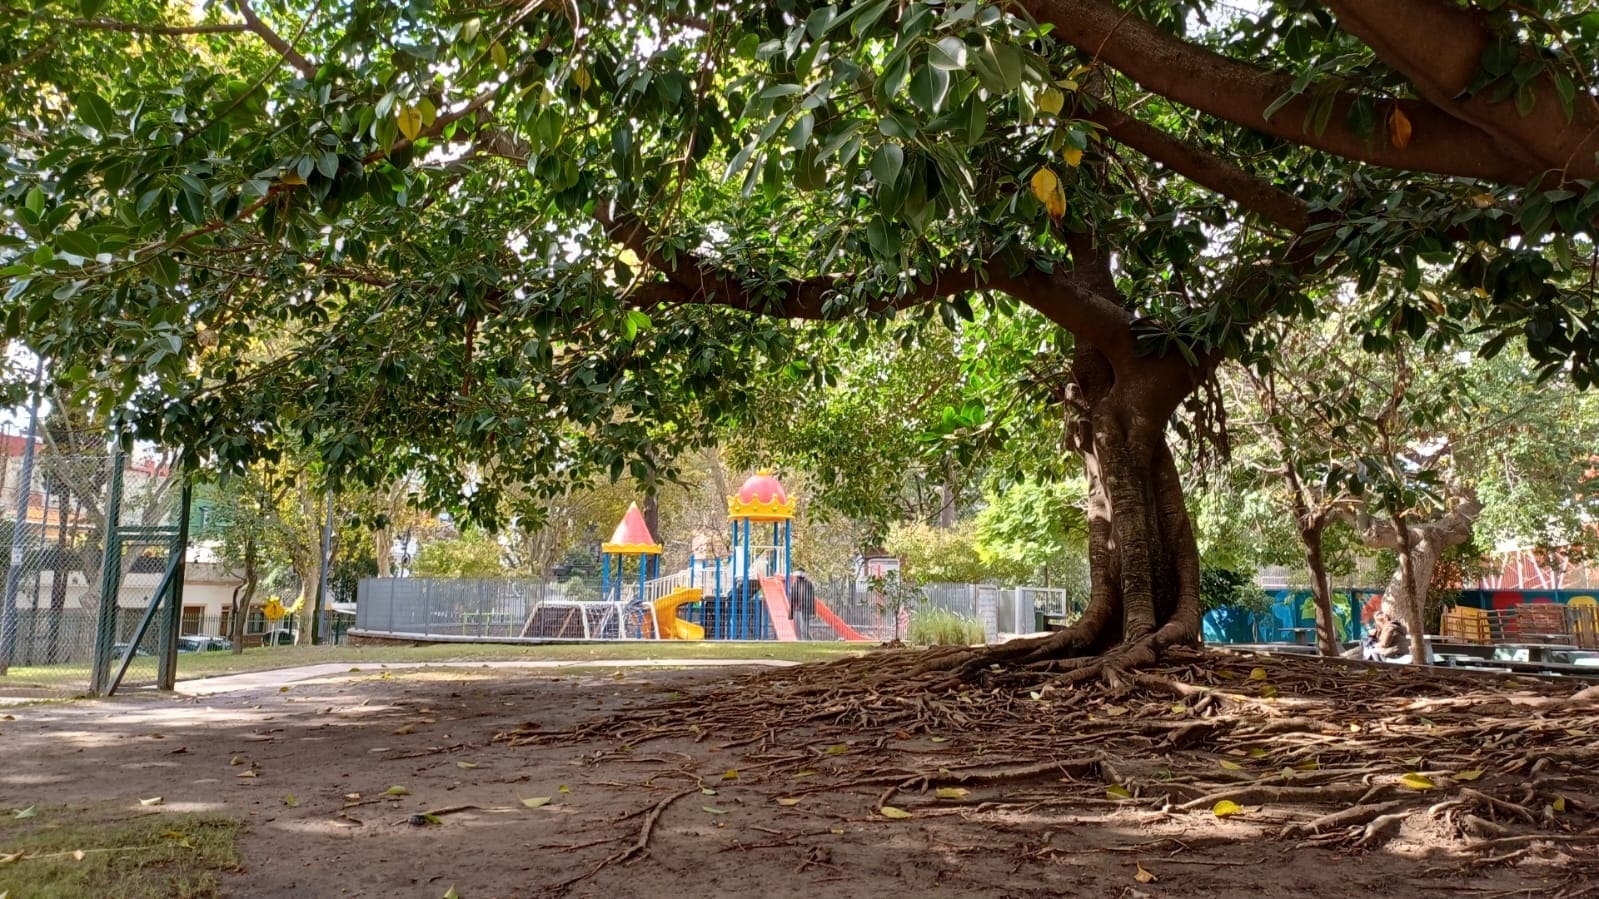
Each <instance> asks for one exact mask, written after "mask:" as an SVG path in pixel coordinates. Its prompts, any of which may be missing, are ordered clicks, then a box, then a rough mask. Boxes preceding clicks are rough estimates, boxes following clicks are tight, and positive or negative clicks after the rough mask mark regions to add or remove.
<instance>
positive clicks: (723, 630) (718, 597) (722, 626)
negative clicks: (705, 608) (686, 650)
mask: <svg viewBox="0 0 1599 899" xmlns="http://www.w3.org/2000/svg"><path fill="white" fill-rule="evenodd" d="M711 602H713V603H715V604H716V636H717V637H718V638H720V639H723V640H726V639H727V621H726V618H727V616H725V615H723V614H722V557H721V556H717V557H716V592H715V593H712V594H711Z"/></svg>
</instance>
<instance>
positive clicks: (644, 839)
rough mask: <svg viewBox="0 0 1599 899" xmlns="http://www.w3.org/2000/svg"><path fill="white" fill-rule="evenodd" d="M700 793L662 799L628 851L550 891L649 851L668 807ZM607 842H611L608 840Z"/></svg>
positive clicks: (693, 790)
mask: <svg viewBox="0 0 1599 899" xmlns="http://www.w3.org/2000/svg"><path fill="white" fill-rule="evenodd" d="M699 791H700V788H699V787H698V786H695V787H690V788H689V789H687V790H679V791H678V792H676V793H673V794H672V795H670V796H667V797H666V798H665V799H662V800H661V801H660V802H657V803H655V804H654V805H652V806H650V808H649V810H648V811H647V812H645V813H644V823H643V824H642V825H641V826H640V827H639V831H638V839H636V840H634V841H633V845H631V846H629V847H627V848H626V849H621V850H618V851H616V852H613V853H611V854H610V855H607V856H606V857H605V858H602V859H600V861H599V862H598V863H597V864H595V865H593V866H591V867H590V868H589V869H588V870H586V871H584V872H583V873H582V874H579V875H577V876H576V877H572V878H569V879H567V880H563V881H561V882H560V883H558V884H555V885H554V886H552V887H550V889H551V890H552V891H554V892H560V891H562V890H565V889H567V888H569V887H571V886H573V885H574V884H577V883H581V882H582V881H585V880H588V879H589V878H590V877H593V876H594V875H596V874H598V873H600V871H602V870H604V869H605V867H606V866H607V865H613V864H619V863H622V862H626V861H629V860H630V859H633V858H634V857H636V856H638V855H639V854H640V853H642V852H645V851H647V850H648V849H649V845H650V834H651V833H652V832H653V831H654V830H655V822H656V821H659V820H660V819H661V813H662V812H664V811H666V808H667V806H669V805H671V804H672V803H674V802H676V801H678V800H679V799H682V798H683V797H684V796H687V795H689V794H691V793H698V792H699ZM629 817H631V816H629ZM606 842H609V841H608V840H607V841H606Z"/></svg>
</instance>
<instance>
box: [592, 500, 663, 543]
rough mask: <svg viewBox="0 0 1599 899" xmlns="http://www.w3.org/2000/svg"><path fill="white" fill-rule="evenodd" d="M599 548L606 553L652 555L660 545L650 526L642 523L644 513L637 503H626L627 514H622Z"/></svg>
mask: <svg viewBox="0 0 1599 899" xmlns="http://www.w3.org/2000/svg"><path fill="white" fill-rule="evenodd" d="M600 548H601V549H603V550H604V551H606V552H608V553H649V554H652V555H653V554H657V553H659V552H660V551H661V545H660V544H659V543H656V542H655V535H653V534H651V533H650V526H649V525H647V524H645V523H644V513H643V512H640V511H639V510H638V503H632V504H630V505H628V507H627V514H626V515H623V516H622V521H621V523H619V524H617V526H616V530H615V531H613V532H611V539H610V540H609V541H607V542H606V543H605V544H604V545H603V546H601V547H600Z"/></svg>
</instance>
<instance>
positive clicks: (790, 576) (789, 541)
mask: <svg viewBox="0 0 1599 899" xmlns="http://www.w3.org/2000/svg"><path fill="white" fill-rule="evenodd" d="M793 588H794V522H792V521H785V522H783V591H784V592H785V593H786V592H788V591H790V590H792V589H793Z"/></svg>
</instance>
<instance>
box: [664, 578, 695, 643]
mask: <svg viewBox="0 0 1599 899" xmlns="http://www.w3.org/2000/svg"><path fill="white" fill-rule="evenodd" d="M704 595H705V589H704V588H703V587H681V588H679V589H677V590H673V591H672V592H671V593H668V594H666V595H665V596H663V597H661V598H660V599H657V600H656V601H655V621H656V624H657V625H658V626H659V627H660V628H661V637H662V639H666V640H704V639H705V628H703V627H700V626H699V625H697V624H695V623H694V622H692V621H684V620H683V619H681V618H679V617H677V609H678V607H679V606H682V605H686V604H688V603H691V602H699V601H700V598H701V597H703V596H704Z"/></svg>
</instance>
